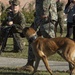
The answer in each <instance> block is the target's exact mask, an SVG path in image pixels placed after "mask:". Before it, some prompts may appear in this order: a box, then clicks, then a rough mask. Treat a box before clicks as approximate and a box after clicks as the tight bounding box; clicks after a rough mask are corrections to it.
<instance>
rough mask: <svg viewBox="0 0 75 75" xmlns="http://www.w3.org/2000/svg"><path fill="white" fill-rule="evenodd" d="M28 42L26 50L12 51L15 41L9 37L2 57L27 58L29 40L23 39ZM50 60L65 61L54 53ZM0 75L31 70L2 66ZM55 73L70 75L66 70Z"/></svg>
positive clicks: (19, 74)
mask: <svg viewBox="0 0 75 75" xmlns="http://www.w3.org/2000/svg"><path fill="white" fill-rule="evenodd" d="M23 40H24V41H25V42H26V45H25V47H24V50H23V51H22V53H21V52H19V53H14V52H12V50H13V41H12V38H9V39H8V42H7V46H6V50H5V52H2V54H1V55H0V56H1V57H13V58H27V57H28V42H27V40H26V39H23ZM49 60H53V61H56V60H57V61H65V60H64V59H63V58H61V57H60V56H59V55H58V54H54V55H52V56H51V57H49ZM0 75H30V73H29V72H26V71H17V70H16V69H15V68H4V67H3V68H0ZM35 75H49V73H48V72H45V71H40V72H37V73H36V74H35ZM54 75H69V73H65V72H54Z"/></svg>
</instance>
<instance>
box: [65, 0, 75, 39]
mask: <svg viewBox="0 0 75 75" xmlns="http://www.w3.org/2000/svg"><path fill="white" fill-rule="evenodd" d="M64 11H65V14H67V35H66V37H68V38H70V37H71V35H72V33H73V39H75V21H74V15H75V0H68V3H67V4H66V7H65V10H64Z"/></svg>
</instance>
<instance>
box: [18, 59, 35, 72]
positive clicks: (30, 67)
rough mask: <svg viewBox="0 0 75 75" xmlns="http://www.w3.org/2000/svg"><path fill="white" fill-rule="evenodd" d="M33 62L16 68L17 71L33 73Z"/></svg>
mask: <svg viewBox="0 0 75 75" xmlns="http://www.w3.org/2000/svg"><path fill="white" fill-rule="evenodd" d="M33 63H34V61H33V60H31V61H28V62H27V64H26V65H25V66H23V67H21V68H18V70H24V71H29V72H33V71H34V66H33Z"/></svg>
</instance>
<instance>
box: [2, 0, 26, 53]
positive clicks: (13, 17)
mask: <svg viewBox="0 0 75 75" xmlns="http://www.w3.org/2000/svg"><path fill="white" fill-rule="evenodd" d="M25 24H26V22H25V17H24V15H23V13H22V12H21V11H20V2H19V0H15V1H14V2H13V4H12V11H10V12H9V13H8V15H7V19H6V20H5V21H4V22H3V23H2V27H6V26H12V25H14V29H13V30H11V31H12V33H13V35H14V37H13V41H14V49H13V50H14V51H15V52H18V51H20V50H23V42H22V39H21V37H20V34H19V33H21V32H22V29H23V28H24V27H25ZM2 32H3V31H2ZM4 34H5V33H2V35H3V36H4ZM10 34H11V32H10Z"/></svg>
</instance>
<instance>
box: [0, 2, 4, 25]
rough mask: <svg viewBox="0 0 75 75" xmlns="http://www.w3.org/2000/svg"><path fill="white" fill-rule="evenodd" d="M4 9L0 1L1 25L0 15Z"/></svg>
mask: <svg viewBox="0 0 75 75" xmlns="http://www.w3.org/2000/svg"><path fill="white" fill-rule="evenodd" d="M4 10H5V6H4V4H3V3H2V2H1V1H0V25H1V15H2V13H3V12H4Z"/></svg>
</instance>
